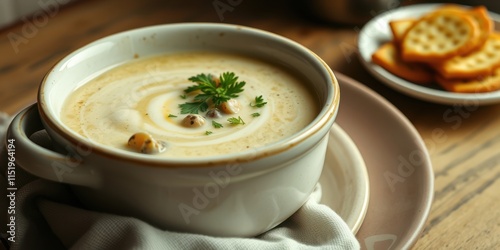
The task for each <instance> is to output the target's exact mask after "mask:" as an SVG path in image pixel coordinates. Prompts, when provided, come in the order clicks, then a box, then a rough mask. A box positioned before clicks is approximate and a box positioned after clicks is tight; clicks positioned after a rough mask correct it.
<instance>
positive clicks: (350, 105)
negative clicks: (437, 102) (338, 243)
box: [320, 72, 434, 249]
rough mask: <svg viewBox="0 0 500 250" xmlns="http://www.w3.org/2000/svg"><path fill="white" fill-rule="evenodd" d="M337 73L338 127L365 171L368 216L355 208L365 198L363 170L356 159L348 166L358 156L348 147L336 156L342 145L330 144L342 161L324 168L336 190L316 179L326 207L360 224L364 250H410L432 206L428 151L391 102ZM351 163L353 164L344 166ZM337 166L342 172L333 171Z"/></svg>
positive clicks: (414, 130)
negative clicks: (351, 145) (353, 145)
mask: <svg viewBox="0 0 500 250" xmlns="http://www.w3.org/2000/svg"><path fill="white" fill-rule="evenodd" d="M335 75H336V76H337V79H338V81H339V83H340V88H341V93H342V94H341V101H340V110H339V113H338V116H337V119H336V123H337V124H338V125H339V126H340V127H341V128H342V129H343V130H344V131H345V133H347V135H349V138H350V139H352V142H353V143H354V144H355V146H356V147H357V149H358V150H359V153H361V156H362V159H363V160H364V163H365V165H366V170H367V172H368V178H369V202H368V210H367V212H366V216H365V217H364V220H363V219H362V218H363V217H362V212H360V209H361V210H362V206H361V205H359V204H364V203H362V202H361V201H359V200H363V199H364V198H365V197H366V196H364V195H366V193H365V192H364V191H363V187H362V183H361V181H363V175H364V172H363V170H362V168H361V167H360V166H361V162H360V160H357V161H358V163H356V164H355V163H354V162H352V161H353V160H352V159H357V158H353V157H352V156H349V154H357V153H356V152H354V151H352V149H351V152H350V153H349V152H344V153H343V156H340V158H339V154H340V153H339V152H340V151H341V150H345V148H346V146H345V143H344V144H337V145H331V144H330V145H331V148H334V147H340V148H335V149H334V150H333V151H334V152H337V153H335V155H333V156H335V157H337V159H341V160H337V162H328V161H333V160H332V159H331V158H327V160H326V161H327V164H326V165H325V170H326V171H327V172H328V171H332V173H333V175H335V178H336V179H335V181H336V182H337V183H336V185H337V186H329V185H327V184H325V182H324V181H323V180H320V183H321V184H322V192H323V196H322V197H323V198H324V199H330V198H331V199H332V200H331V201H328V202H327V200H325V203H327V204H328V205H329V206H331V207H332V209H334V210H335V211H336V212H337V213H338V214H339V215H340V216H341V217H342V218H343V219H344V220H346V221H347V222H348V224H349V226H351V228H353V229H355V228H356V226H357V225H359V224H360V223H361V227H360V228H359V230H358V231H357V234H356V237H357V239H358V240H359V242H360V244H361V248H362V249H408V248H410V247H411V246H413V245H414V244H415V242H416V241H417V239H418V238H419V237H420V233H421V232H422V230H423V228H424V225H425V222H426V220H427V217H428V214H429V210H430V207H431V203H432V198H433V190H434V177H433V171H432V165H431V161H430V157H429V153H428V151H427V149H426V147H425V144H424V142H423V140H422V138H421V137H420V135H419V134H418V132H417V130H416V129H415V127H414V126H413V125H412V124H411V123H410V122H409V121H408V119H407V118H406V117H405V116H404V115H403V114H402V113H401V112H400V111H399V110H398V109H396V108H395V107H394V106H393V105H392V104H390V103H389V102H388V101H386V100H385V99H384V98H383V97H381V96H380V95H378V94H377V93H375V92H374V91H372V90H371V89H369V88H367V87H366V86H364V85H362V84H361V83H358V82H356V81H354V80H353V79H351V78H348V77H346V76H344V75H342V74H340V73H338V72H336V73H335ZM332 132H333V133H332V134H333V135H332V136H334V137H333V138H335V136H342V135H340V133H339V132H338V131H335V129H334V130H332ZM337 140H338V139H337ZM332 141H333V142H335V141H336V140H335V139H334V140H332ZM342 145H344V146H343V147H344V149H342ZM329 154H333V153H332V152H329ZM349 159H351V160H350V161H351V162H345V161H346V160H347V161H348V160H349ZM339 161H340V162H339ZM329 164H332V165H331V166H329ZM337 164H339V165H338V166H341V167H340V169H339V168H334V167H333V166H334V165H337ZM342 171H347V172H345V173H343V174H342ZM339 172H340V173H339ZM322 178H324V177H322ZM342 180H345V181H348V180H350V183H351V184H348V182H349V181H348V182H344V183H342V182H341V181H342ZM363 182H364V181H363ZM335 188H338V189H335ZM339 190H340V191H339ZM358 199H359V200H358ZM353 200H354V201H353ZM332 201H336V203H332ZM340 205H343V206H344V207H342V206H340ZM339 206H340V207H339ZM351 208H354V209H352V211H351V212H350V213H349V209H351ZM360 220H362V222H361V221H360ZM354 231H356V230H354Z"/></svg>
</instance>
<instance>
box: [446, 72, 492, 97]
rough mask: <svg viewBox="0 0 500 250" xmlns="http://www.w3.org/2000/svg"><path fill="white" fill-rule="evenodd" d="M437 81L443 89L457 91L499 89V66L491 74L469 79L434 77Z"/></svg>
mask: <svg viewBox="0 0 500 250" xmlns="http://www.w3.org/2000/svg"><path fill="white" fill-rule="evenodd" d="M436 81H437V83H438V84H439V85H440V86H441V87H443V89H445V90H447V91H450V92H457V93H484V92H491V91H495V90H499V89H500V68H497V69H496V70H495V71H494V72H493V74H491V75H489V76H486V77H480V78H476V79H471V80H464V79H458V80H449V79H445V78H443V77H442V76H437V77H436Z"/></svg>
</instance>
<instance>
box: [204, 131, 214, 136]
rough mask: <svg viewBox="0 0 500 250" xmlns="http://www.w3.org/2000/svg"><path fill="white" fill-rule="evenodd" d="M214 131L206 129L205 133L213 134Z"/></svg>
mask: <svg viewBox="0 0 500 250" xmlns="http://www.w3.org/2000/svg"><path fill="white" fill-rule="evenodd" d="M212 133H213V132H212V131H209V130H207V131H205V135H211V134H212Z"/></svg>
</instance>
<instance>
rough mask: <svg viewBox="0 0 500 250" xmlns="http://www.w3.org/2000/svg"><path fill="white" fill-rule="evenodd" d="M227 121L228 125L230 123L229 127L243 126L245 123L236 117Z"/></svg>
mask: <svg viewBox="0 0 500 250" xmlns="http://www.w3.org/2000/svg"><path fill="white" fill-rule="evenodd" d="M227 121H228V122H229V123H231V125H238V124H241V125H245V122H244V121H243V119H241V117H239V116H238V118H236V117H231V118H228V119H227Z"/></svg>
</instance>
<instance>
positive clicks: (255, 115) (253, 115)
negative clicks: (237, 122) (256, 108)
mask: <svg viewBox="0 0 500 250" xmlns="http://www.w3.org/2000/svg"><path fill="white" fill-rule="evenodd" d="M258 116H260V113H252V117H258Z"/></svg>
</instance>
